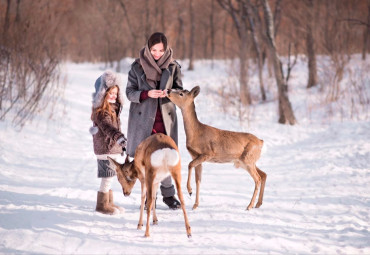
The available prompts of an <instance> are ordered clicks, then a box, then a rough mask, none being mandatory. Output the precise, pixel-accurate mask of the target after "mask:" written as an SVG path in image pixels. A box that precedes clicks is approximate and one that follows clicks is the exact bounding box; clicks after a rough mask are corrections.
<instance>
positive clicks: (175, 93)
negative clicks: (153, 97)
mask: <svg viewBox="0 0 370 255" xmlns="http://www.w3.org/2000/svg"><path fill="white" fill-rule="evenodd" d="M199 92H200V88H199V86H195V87H194V88H192V90H190V91H188V90H180V89H169V90H167V97H168V98H169V99H170V100H171V102H172V103H174V104H175V105H177V106H178V107H180V109H182V108H185V107H186V106H188V105H190V104H192V103H193V102H194V98H195V97H196V96H198V95H199Z"/></svg>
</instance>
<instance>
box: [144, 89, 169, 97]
mask: <svg viewBox="0 0 370 255" xmlns="http://www.w3.org/2000/svg"><path fill="white" fill-rule="evenodd" d="M148 96H149V97H151V98H159V97H166V92H165V91H164V90H158V89H152V90H149V91H148Z"/></svg>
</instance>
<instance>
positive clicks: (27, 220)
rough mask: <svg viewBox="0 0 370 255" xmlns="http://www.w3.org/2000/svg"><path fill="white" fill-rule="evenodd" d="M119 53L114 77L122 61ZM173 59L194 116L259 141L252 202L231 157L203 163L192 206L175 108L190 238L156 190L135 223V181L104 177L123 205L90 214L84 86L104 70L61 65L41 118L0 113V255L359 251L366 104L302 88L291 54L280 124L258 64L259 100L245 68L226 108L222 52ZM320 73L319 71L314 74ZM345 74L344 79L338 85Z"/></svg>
mask: <svg viewBox="0 0 370 255" xmlns="http://www.w3.org/2000/svg"><path fill="white" fill-rule="evenodd" d="M368 59H369V58H368ZM122 61H123V63H122V66H124V70H122V72H121V74H122V78H123V80H124V84H125V83H126V81H127V73H128V68H129V63H130V62H131V61H132V59H124V60H122ZM352 61H354V63H355V64H354V65H352V66H354V67H356V68H357V69H356V70H357V73H358V72H359V71H358V70H365V71H363V72H364V74H365V75H366V70H369V66H370V62H369V60H368V61H367V62H365V63H362V62H361V60H360V59H359V57H357V58H354V59H352ZM181 64H182V66H183V74H184V77H183V81H184V87H185V88H186V89H191V88H192V87H194V86H195V85H199V86H200V87H201V92H200V94H199V96H198V97H197V98H196V100H195V104H196V110H197V114H198V118H199V120H200V121H201V122H203V123H205V124H208V125H212V126H215V127H217V128H221V129H227V130H234V131H243V132H250V133H253V134H255V135H256V136H258V137H259V138H261V139H263V140H264V141H265V145H264V146H265V148H264V153H263V155H262V156H261V158H260V160H259V161H258V162H257V165H258V166H259V168H260V169H262V170H263V171H265V172H266V173H267V183H266V189H265V195H264V202H263V205H262V206H261V207H260V208H258V209H257V208H253V209H252V210H250V211H246V210H245V209H246V207H247V205H248V204H249V201H250V199H251V197H252V193H253V189H254V183H253V180H252V178H251V177H250V176H249V174H248V173H247V172H246V171H244V170H243V169H241V168H239V169H235V168H234V167H233V165H232V164H213V163H204V165H203V178H202V184H201V194H200V205H199V207H198V209H196V210H192V205H193V203H194V201H195V197H194V196H195V183H194V179H195V178H194V174H193V176H192V188H193V196H192V197H190V196H189V195H188V194H187V190H186V179H187V164H188V163H189V162H190V156H189V153H188V152H187V150H186V146H185V133H184V128H183V122H182V115H181V111H180V110H178V118H179V149H180V154H181V158H182V191H183V193H184V194H185V204H186V209H187V212H188V217H189V221H190V225H191V228H192V238H190V239H189V238H187V236H186V232H185V226H184V218H183V214H182V211H181V210H176V211H173V210H169V209H168V208H167V207H166V206H165V205H164V204H163V203H162V197H161V195H159V196H158V201H157V216H158V219H159V224H158V225H156V226H151V228H150V231H151V236H150V237H149V238H145V237H144V230H145V227H144V228H143V230H137V229H136V226H137V222H138V219H139V205H140V183H139V182H137V183H136V185H135V187H134V189H133V192H132V194H131V196H129V197H124V196H123V194H122V190H121V187H120V185H119V183H118V181H114V183H113V187H112V189H113V192H114V199H115V203H116V204H118V205H120V206H122V207H124V208H125V213H124V214H121V215H114V216H111V215H103V214H100V213H97V212H95V211H94V209H95V205H96V195H97V194H96V193H97V190H98V188H99V185H100V181H99V179H98V178H97V177H96V171H97V170H96V168H97V167H96V158H95V155H94V154H93V150H92V138H91V135H90V134H89V132H88V129H89V127H90V126H91V121H90V113H91V112H90V110H91V94H92V92H93V90H94V86H93V85H94V82H95V80H96V78H97V77H98V76H99V75H100V74H101V73H102V72H103V70H105V68H104V65H103V64H91V63H81V64H72V63H66V64H65V66H64V69H63V73H64V74H65V75H66V77H67V84H66V90H65V92H64V96H65V99H64V103H63V104H61V105H58V107H57V108H58V109H59V114H55V115H54V117H51V118H50V117H48V116H49V115H47V113H43V114H41V115H40V116H38V117H37V118H36V119H35V121H34V122H32V124H29V125H26V126H25V127H24V128H23V130H22V131H21V132H19V131H18V130H16V129H15V128H14V127H13V126H12V125H11V123H10V121H9V120H7V121H3V122H0V253H2V254H18V253H20V254H266V253H268V254H370V224H369V222H370V216H369V209H370V196H369V194H370V188H369V183H370V167H369V166H370V131H369V130H370V118H369V112H368V109H367V108H366V107H368V106H366V105H365V106H364V107H365V108H361V109H360V108H359V107H358V108H355V110H356V111H353V112H354V113H355V114H353V112H352V113H349V112H348V111H346V109H349V108H350V106H349V105H348V104H349V103H350V102H351V101H353V99H355V100H356V99H358V98H356V95H355V94H348V95H341V98H340V101H339V102H334V103H332V104H324V103H323V102H324V100H323V98H324V95H323V93H324V92H323V91H325V90H323V88H321V89H320V88H317V89H312V90H310V91H307V90H306V89H305V82H306V80H307V72H306V66H305V59H304V58H303V57H302V58H300V60H299V61H298V64H297V66H296V67H295V68H294V69H293V71H292V74H291V75H292V77H291V80H290V81H289V90H290V91H289V97H290V99H291V102H292V106H293V109H294V112H295V115H296V118H297V120H298V124H297V125H294V126H289V125H281V124H278V123H277V119H278V116H277V101H276V97H277V95H276V86H275V83H274V81H273V78H272V77H268V75H267V73H266V75H265V76H266V77H267V78H266V80H265V85H266V87H267V88H268V94H267V95H268V100H267V102H266V103H261V102H259V101H260V99H259V89H258V79H256V77H257V76H256V74H257V73H256V72H255V70H253V69H251V70H250V74H251V75H250V84H251V87H252V93H253V100H254V104H253V106H251V107H249V108H238V103H237V100H236V98H237V97H236V94H235V90H236V89H237V86H236V85H234V83H235V82H236V79H235V78H230V77H229V75H230V68H229V67H230V66H232V65H233V64H234V61H230V63H229V62H225V61H215V65H214V68H213V69H211V62H210V61H207V60H200V61H197V62H196V63H195V71H187V70H186V67H187V62H186V61H183V62H181ZM360 67H362V69H361V68H360ZM320 68H321V69H320ZM324 69H325V67H324V66H323V67H320V66H319V70H324ZM324 73H327V70H325V72H324V71H320V75H323V74H324ZM353 73H356V72H353ZM353 77H354V76H346V77H345V80H344V82H349V81H350V79H351V78H353ZM356 77H364V76H363V75H357V76H356ZM327 79H329V78H327ZM346 79H347V80H346ZM369 81H370V79H369V78H368V76H367V77H366V76H365V78H364V82H365V83H367V84H365V86H364V87H365V88H366V90H365V91H364V92H363V94H362V95H363V96H364V98H366V97H367V98H369V89H370V88H369V87H370V86H369V84H370V82H369ZM231 105H234V106H233V107H232V106H231ZM128 110H129V103H128V100H126V101H125V105H124V109H123V113H122V115H121V119H122V123H123V126H122V128H123V130H124V132H126V130H127V118H128ZM46 119H48V121H45V120H46ZM144 219H146V217H145V218H144ZM144 222H145V221H144Z"/></svg>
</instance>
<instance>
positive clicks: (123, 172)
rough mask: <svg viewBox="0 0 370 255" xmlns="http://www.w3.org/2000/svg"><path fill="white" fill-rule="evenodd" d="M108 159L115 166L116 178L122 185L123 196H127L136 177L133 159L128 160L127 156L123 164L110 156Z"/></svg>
mask: <svg viewBox="0 0 370 255" xmlns="http://www.w3.org/2000/svg"><path fill="white" fill-rule="evenodd" d="M108 160H109V161H110V162H111V163H113V164H114V165H115V166H116V172H117V179H118V182H119V183H120V184H121V186H122V191H123V194H124V195H125V197H127V196H129V195H130V194H131V191H132V188H133V187H134V185H135V183H136V180H137V177H138V174H137V171H136V169H135V165H134V160H133V161H131V162H130V160H129V158H128V156H127V157H126V160H125V163H124V164H120V163H118V162H117V161H115V160H114V159H112V158H110V157H108Z"/></svg>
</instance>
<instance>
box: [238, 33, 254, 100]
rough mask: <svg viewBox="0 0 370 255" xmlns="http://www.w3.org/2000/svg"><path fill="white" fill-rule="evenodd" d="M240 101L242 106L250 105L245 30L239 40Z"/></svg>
mask: <svg viewBox="0 0 370 255" xmlns="http://www.w3.org/2000/svg"><path fill="white" fill-rule="evenodd" d="M240 43H241V45H240V53H239V54H240V56H239V61H240V76H239V82H240V101H241V103H242V105H250V104H251V103H252V100H251V95H250V93H249V88H248V79H247V77H248V71H247V60H248V58H247V35H246V30H245V31H244V32H243V34H242V35H241V38H240Z"/></svg>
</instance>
